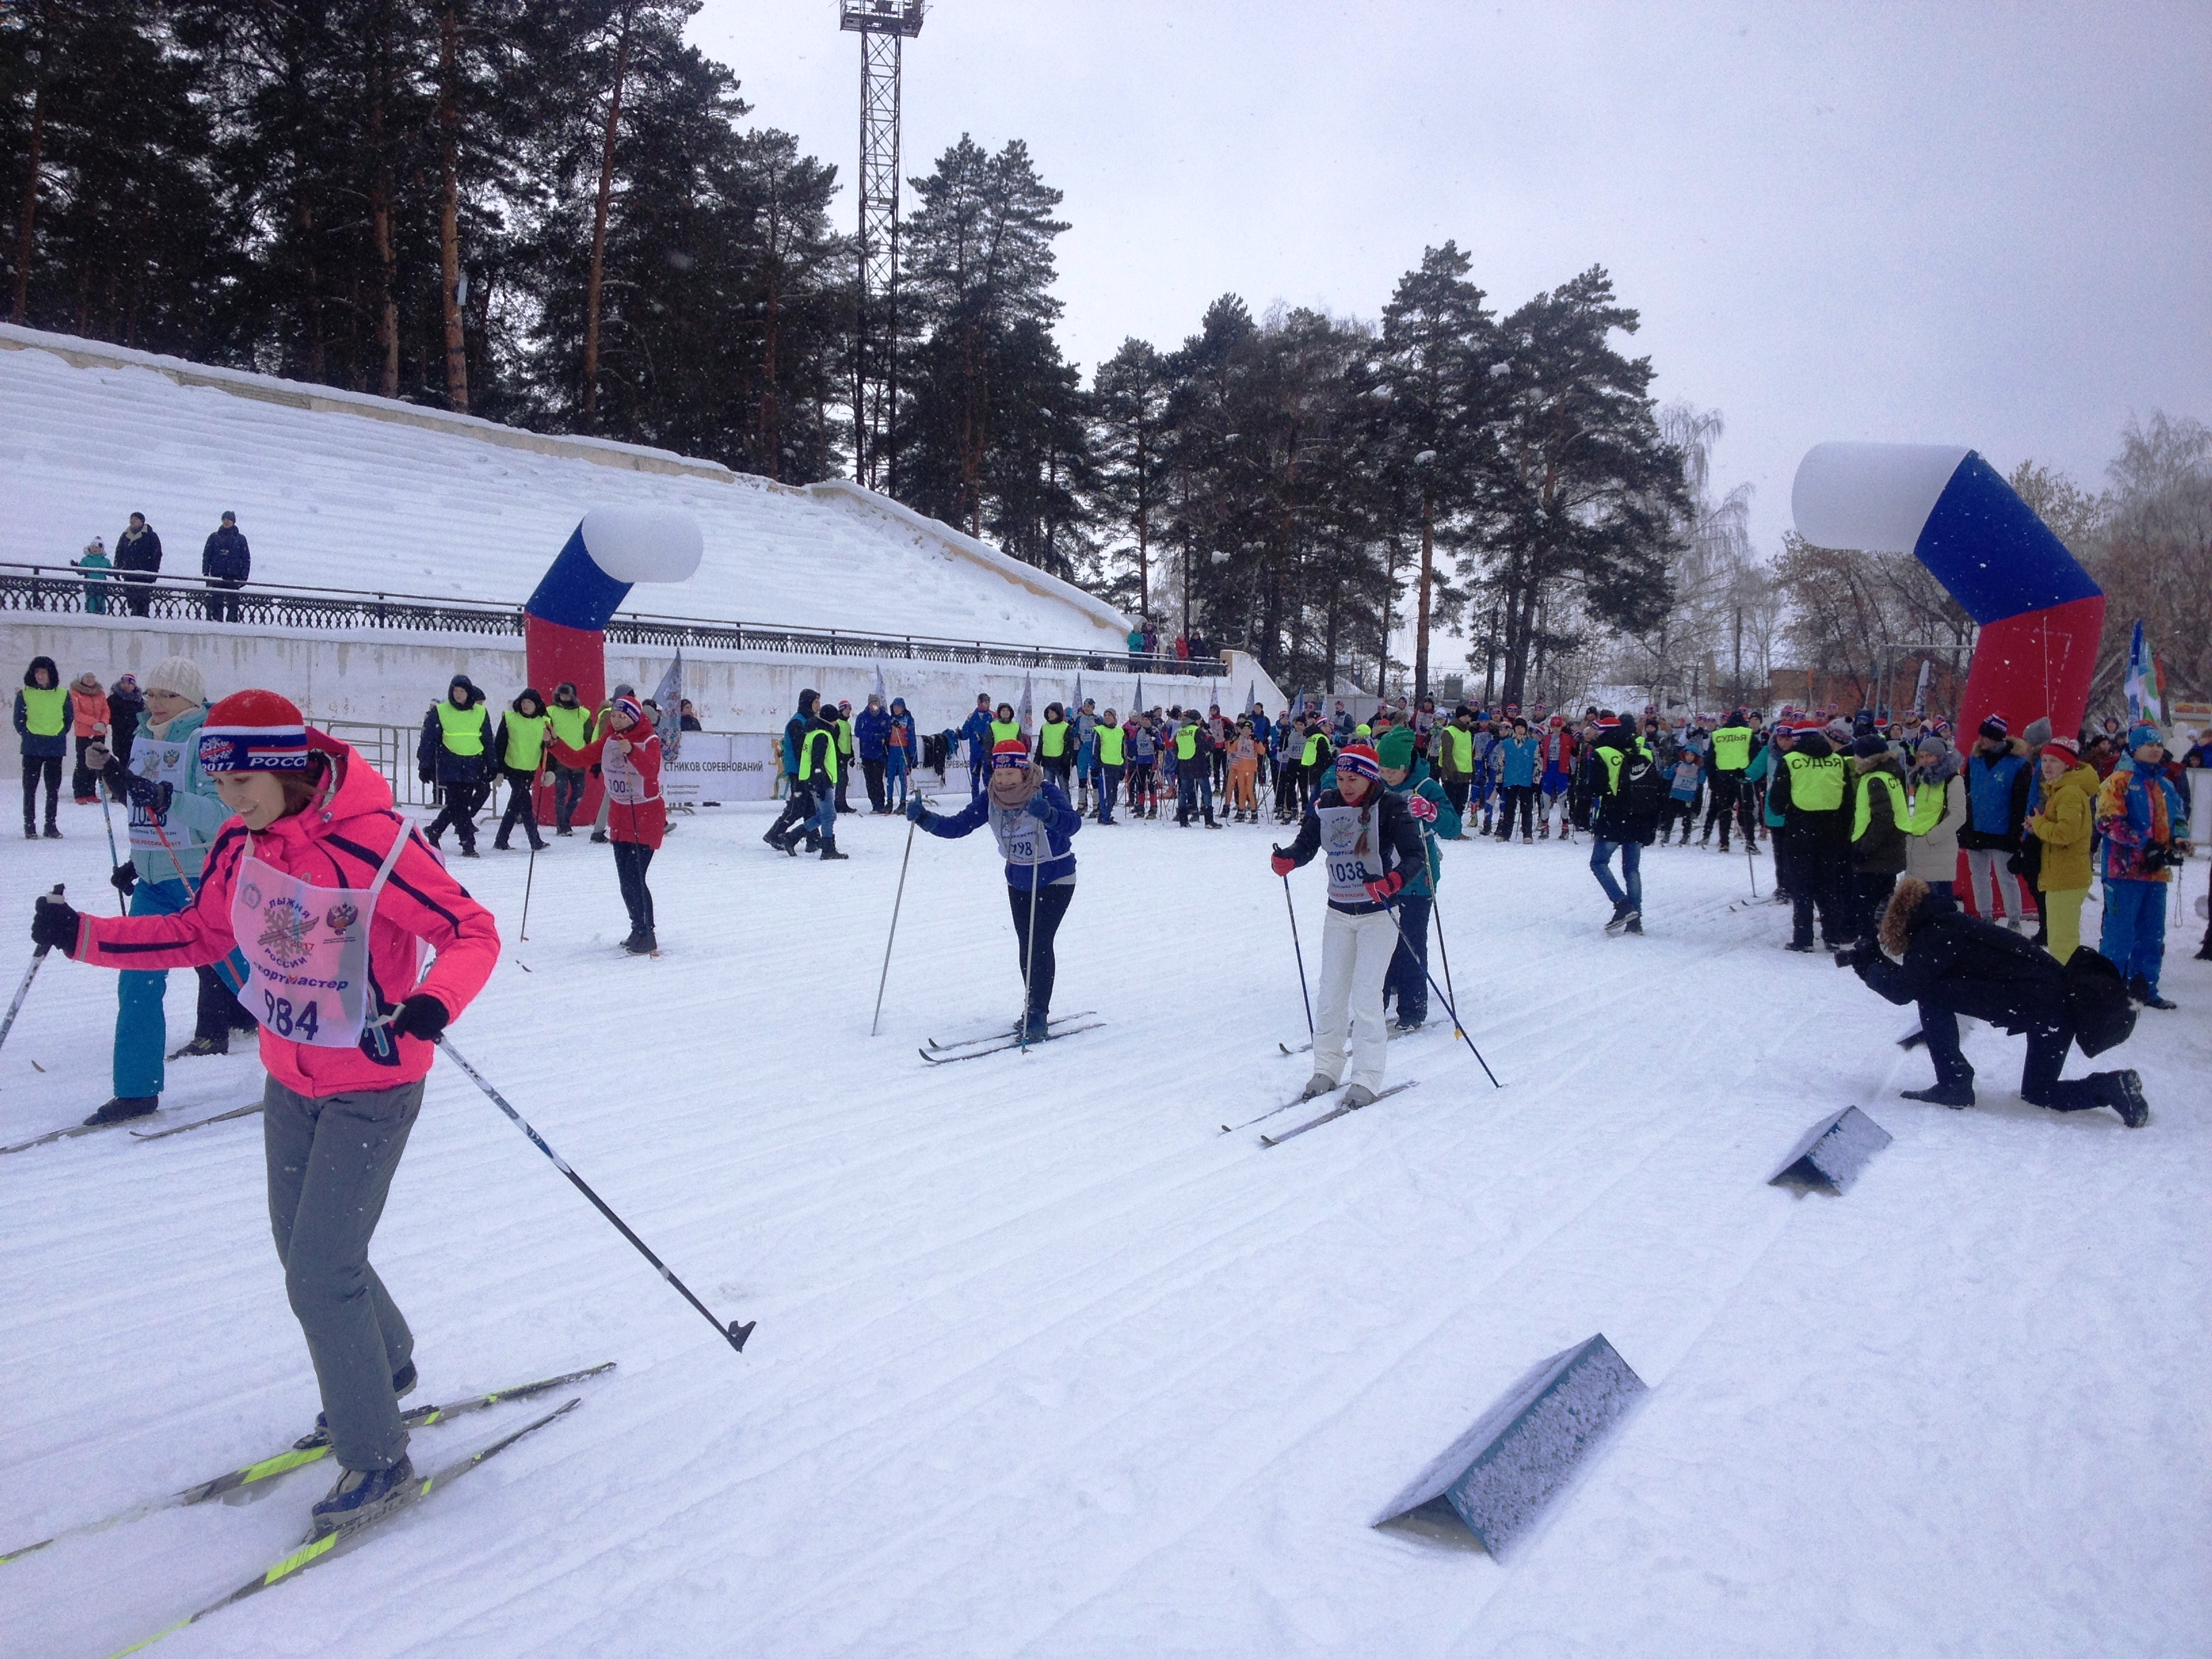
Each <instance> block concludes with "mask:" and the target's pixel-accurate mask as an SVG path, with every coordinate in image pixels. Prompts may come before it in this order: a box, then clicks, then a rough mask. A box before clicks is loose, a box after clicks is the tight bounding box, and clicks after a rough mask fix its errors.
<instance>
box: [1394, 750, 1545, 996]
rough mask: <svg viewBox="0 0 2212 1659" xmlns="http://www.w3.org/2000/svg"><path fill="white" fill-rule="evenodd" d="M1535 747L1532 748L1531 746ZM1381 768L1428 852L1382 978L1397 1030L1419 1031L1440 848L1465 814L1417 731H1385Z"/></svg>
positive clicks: (1402, 905) (1402, 894)
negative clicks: (1394, 1007) (1416, 740)
mask: <svg viewBox="0 0 2212 1659" xmlns="http://www.w3.org/2000/svg"><path fill="white" fill-rule="evenodd" d="M1532 747H1533V744H1532ZM1375 752H1376V758H1377V759H1379V760H1380V761H1381V763H1382V766H1383V788H1385V789H1386V790H1388V791H1389V793H1392V794H1394V795H1399V796H1402V797H1404V798H1405V800H1406V805H1407V808H1408V809H1409V810H1410V811H1412V813H1413V818H1414V821H1415V822H1416V823H1419V825H1420V826H1421V847H1422V849H1423V850H1424V851H1425V853H1426V854H1428V857H1427V858H1426V860H1424V863H1423V867H1422V870H1421V872H1420V873H1419V875H1417V876H1412V877H1409V878H1407V882H1406V884H1405V885H1404V886H1403V887H1401V888H1400V889H1399V890H1398V900H1397V913H1398V948H1397V949H1396V950H1395V951H1393V952H1392V953H1391V956H1390V969H1389V972H1388V973H1387V974H1386V975H1383V1006H1385V1007H1387V1006H1389V1004H1390V1002H1391V1000H1392V999H1393V998H1395V999H1396V1000H1397V1004H1398V1029H1399V1030H1401V1031H1411V1030H1418V1029H1419V1027H1420V1026H1421V1025H1423V1024H1425V1023H1426V1021H1427V1019H1428V1018H1429V913H1430V912H1431V910H1433V909H1434V908H1436V902H1437V901H1436V894H1437V883H1438V882H1439V881H1441V880H1442V879H1443V873H1444V854H1443V848H1440V847H1438V846H1437V837H1438V836H1443V839H1444V840H1446V841H1455V840H1457V839H1458V837H1459V831H1460V823H1461V820H1460V815H1459V813H1458V812H1457V811H1455V810H1454V809H1453V806H1452V804H1451V798H1450V797H1449V796H1448V795H1446V794H1445V793H1444V791H1443V785H1442V784H1440V783H1438V782H1437V781H1436V780H1435V779H1434V778H1432V777H1431V776H1430V775H1429V763H1427V762H1426V761H1425V760H1423V759H1421V758H1420V757H1419V756H1417V755H1415V754H1414V752H1413V732H1412V731H1411V730H1410V729H1409V728H1407V727H1406V726H1397V727H1395V728H1393V729H1392V730H1390V731H1388V732H1384V733H1383V736H1382V738H1380V739H1379V740H1378V741H1377V742H1376V745H1375Z"/></svg>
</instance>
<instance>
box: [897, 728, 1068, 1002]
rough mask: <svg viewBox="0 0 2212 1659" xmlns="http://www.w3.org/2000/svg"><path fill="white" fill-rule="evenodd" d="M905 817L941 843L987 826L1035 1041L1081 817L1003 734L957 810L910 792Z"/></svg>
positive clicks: (1018, 743)
mask: <svg viewBox="0 0 2212 1659" xmlns="http://www.w3.org/2000/svg"><path fill="white" fill-rule="evenodd" d="M906 815H907V817H909V818H911V819H913V820H914V822H915V823H916V824H918V825H920V826H921V828H922V829H927V830H928V831H929V833H930V834H931V835H933V836H943V837H945V839H946V840H947V841H957V840H958V839H959V838H960V837H961V836H965V835H969V834H970V833H972V832H973V831H975V830H977V829H981V828H982V827H983V826H984V825H985V824H986V823H987V824H989V825H990V826H991V833H992V835H993V836H995V837H997V839H998V842H999V855H1000V857H1001V858H1003V859H1005V860H1006V899H1007V902H1008V903H1009V904H1011V905H1012V908H1013V913H1014V938H1015V940H1016V942H1017V943H1018V945H1020V947H1021V965H1022V970H1023V973H1024V977H1025V978H1026V980H1027V981H1028V986H1029V996H1028V999H1027V1006H1025V1007H1024V1009H1023V1010H1022V1022H1023V1023H1022V1025H1021V1027H1020V1028H1019V1029H1020V1030H1021V1035H1022V1040H1023V1041H1024V1042H1043V1041H1044V1040H1045V1038H1046V1037H1047V1036H1049V1035H1050V1032H1049V1030H1048V1026H1049V1025H1050V1024H1051V1018H1050V1013H1051V1008H1052V987H1053V981H1054V977H1055V976H1056V973H1055V970H1056V967H1057V963H1056V962H1055V959H1054V955H1053V939H1054V935H1055V934H1057V933H1059V931H1060V919H1061V918H1062V917H1064V916H1066V914H1067V907H1068V904H1069V902H1070V901H1072V900H1073V898H1074V897H1075V854H1074V853H1073V851H1072V850H1070V848H1069V842H1071V841H1072V840H1073V838H1074V836H1075V832H1076V831H1077V830H1079V829H1082V828H1083V815H1082V814H1081V813H1079V812H1078V811H1076V810H1075V808H1074V807H1073V806H1071V805H1068V800H1067V797H1066V795H1064V794H1062V793H1060V790H1059V788H1058V787H1055V786H1054V785H1053V784H1050V783H1048V782H1046V781H1045V778H1044V773H1043V771H1042V769H1041V768H1039V767H1038V766H1037V765H1036V763H1035V762H1033V761H1031V760H1030V753H1029V746H1028V745H1027V744H1024V743H1023V742H1022V740H1021V739H1020V738H1000V740H999V742H998V743H997V744H996V745H994V747H993V749H992V750H991V775H990V781H989V782H988V783H987V784H986V785H985V786H984V787H983V793H981V794H980V795H977V796H975V798H974V799H971V800H970V801H969V803H968V805H967V806H966V807H965V808H964V809H963V811H958V812H952V813H948V814H945V815H943V816H939V814H937V813H935V812H933V811H930V810H929V804H928V803H927V801H925V800H924V799H922V798H921V796H919V795H917V796H915V798H914V799H913V800H912V801H910V802H908V805H907V809H906ZM1032 924H1034V926H1032Z"/></svg>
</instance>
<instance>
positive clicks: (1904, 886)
mask: <svg viewBox="0 0 2212 1659" xmlns="http://www.w3.org/2000/svg"><path fill="white" fill-rule="evenodd" d="M1935 896H1936V890H1935V889H1933V888H1932V887H1930V886H1929V884H1927V883H1926V882H1924V881H1923V880H1921V879H1920V878H1918V877H1917V876H1906V877H1905V878H1903V879H1902V880H1900V881H1899V883H1898V884H1897V885H1896V886H1895V887H1894V888H1893V889H1891V890H1890V895H1889V903H1888V905H1887V907H1885V908H1884V909H1883V910H1882V913H1881V927H1878V928H1876V929H1875V938H1876V939H1878V940H1879V941H1880V942H1881V948H1882V950H1883V951H1885V952H1886V953H1887V954H1888V955H1889V956H1890V957H1893V958H1895V959H1897V960H1899V961H1901V960H1903V959H1904V956H1905V949H1906V947H1907V946H1909V945H1911V943H1912V932H1913V928H1914V927H1915V925H1916V924H1917V921H1918V920H1919V915H1920V907H1921V906H1922V905H1923V904H1925V903H1927V902H1928V901H1929V899H1931V898H1933V897H1935Z"/></svg>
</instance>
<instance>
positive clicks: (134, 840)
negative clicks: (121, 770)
mask: <svg viewBox="0 0 2212 1659" xmlns="http://www.w3.org/2000/svg"><path fill="white" fill-rule="evenodd" d="M198 741H199V733H197V732H194V733H193V734H192V735H191V737H189V738H178V739H176V740H175V741H173V742H172V741H167V740H164V739H159V738H149V737H147V736H145V735H143V733H142V734H141V735H140V737H139V738H138V741H137V744H134V745H133V746H132V748H131V771H132V772H134V773H135V774H137V775H138V776H139V777H142V778H144V779H146V780H147V781H149V782H152V783H166V784H167V785H168V786H169V787H170V789H171V790H172V791H173V793H177V794H179V795H181V794H182V793H185V780H186V779H187V778H188V777H189V776H191V750H192V748H193V746H194V745H195V744H197V743H198ZM168 825H169V820H168V817H167V814H166V813H155V812H149V811H147V809H146V808H144V807H143V806H133V807H132V808H131V851H132V852H134V853H139V852H144V853H158V852H160V851H161V837H162V836H164V835H167V836H168V837H169V845H170V847H171V848H175V847H176V846H177V843H178V842H179V839H180V836H181V833H182V832H181V830H179V831H175V832H172V831H171V830H170V829H169V827H168Z"/></svg>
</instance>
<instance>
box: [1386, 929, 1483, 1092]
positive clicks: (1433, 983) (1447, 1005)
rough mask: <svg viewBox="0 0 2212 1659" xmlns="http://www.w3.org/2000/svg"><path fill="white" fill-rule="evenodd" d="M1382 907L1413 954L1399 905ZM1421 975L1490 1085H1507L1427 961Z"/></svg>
mask: <svg viewBox="0 0 2212 1659" xmlns="http://www.w3.org/2000/svg"><path fill="white" fill-rule="evenodd" d="M1383 911H1384V913H1385V914H1387V915H1389V918H1390V925H1391V926H1392V927H1395V928H1396V929H1397V930H1398V943H1399V944H1401V945H1404V946H1405V947H1406V953H1407V955H1408V956H1411V955H1412V954H1413V943H1412V941H1410V940H1409V939H1407V937H1406V924H1405V922H1404V921H1402V920H1401V919H1400V916H1399V914H1398V907H1397V905H1396V904H1395V902H1394V903H1388V904H1385V905H1384V906H1383ZM1438 932H1439V933H1441V932H1442V930H1441V929H1439V930H1438ZM1421 977H1422V978H1424V979H1425V980H1427V981H1428V982H1429V989H1431V991H1434V992H1435V993H1436V994H1437V997H1438V998H1439V999H1440V1000H1442V1001H1443V1005H1444V1012H1446V1013H1448V1014H1449V1015H1450V1016H1451V1018H1452V1035H1453V1036H1455V1037H1457V1038H1458V1039H1459V1040H1460V1041H1461V1042H1464V1043H1465V1044H1467V1051H1468V1053H1469V1054H1473V1055H1474V1063H1475V1064H1476V1065H1478V1066H1481V1067H1482V1074H1483V1076H1485V1077H1486V1078H1488V1079H1490V1086H1491V1087H1492V1088H1493V1089H1503V1088H1504V1086H1505V1085H1504V1084H1502V1083H1500V1082H1499V1081H1498V1073H1495V1072H1493V1071H1492V1070H1491V1069H1490V1062H1489V1061H1488V1060H1485V1059H1484V1058H1483V1057H1482V1050H1481V1049H1480V1048H1476V1047H1475V1046H1474V1038H1473V1037H1471V1036H1468V1034H1467V1027H1466V1025H1465V1024H1463V1023H1462V1021H1461V1019H1460V1017H1459V1010H1458V1009H1456V1008H1455V1007H1453V1006H1452V1000H1451V999H1450V998H1449V997H1448V996H1445V995H1444V992H1443V987H1442V986H1440V985H1438V984H1437V976H1436V975H1434V974H1432V973H1431V972H1430V971H1429V969H1428V964H1427V963H1423V964H1422V965H1421Z"/></svg>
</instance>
